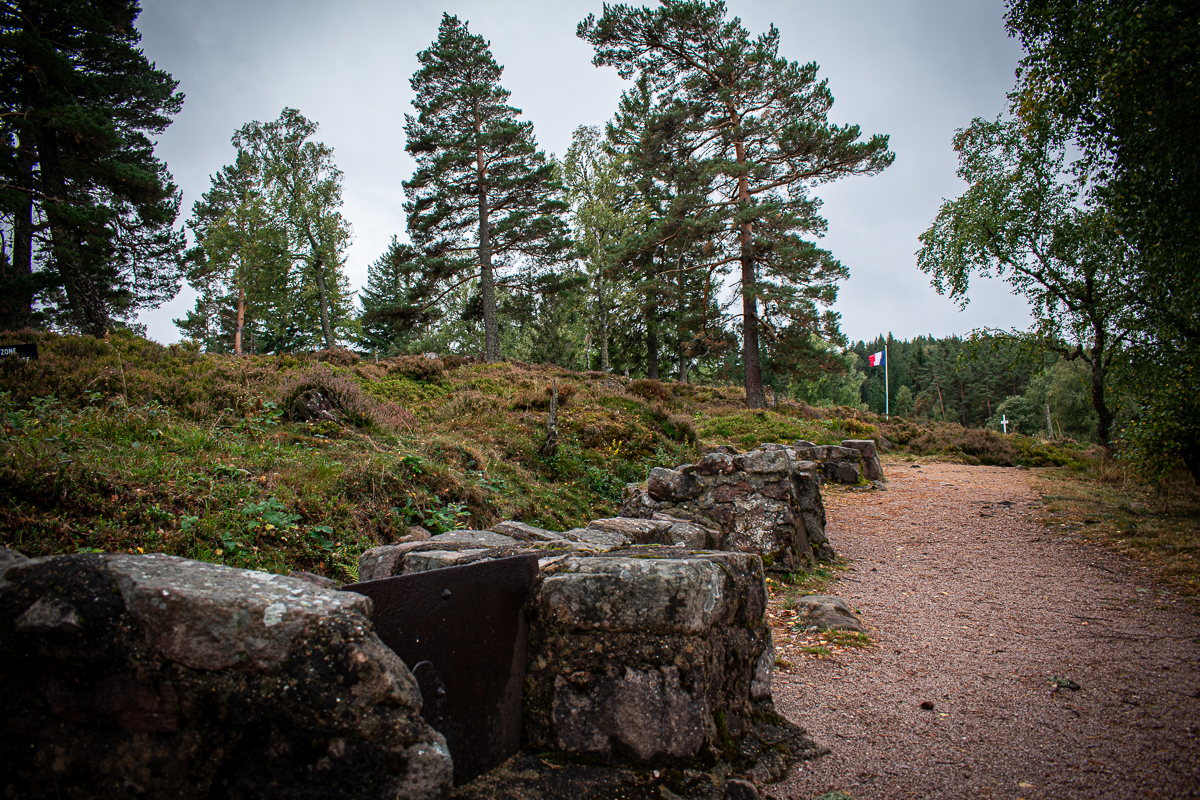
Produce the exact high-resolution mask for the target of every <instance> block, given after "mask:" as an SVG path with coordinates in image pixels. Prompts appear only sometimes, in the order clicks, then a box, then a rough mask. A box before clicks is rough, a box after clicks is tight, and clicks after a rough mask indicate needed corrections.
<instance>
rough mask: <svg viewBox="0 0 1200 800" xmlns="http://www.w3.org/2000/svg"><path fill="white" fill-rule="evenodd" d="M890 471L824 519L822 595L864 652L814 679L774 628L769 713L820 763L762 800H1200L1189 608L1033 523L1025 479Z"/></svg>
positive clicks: (1193, 618)
mask: <svg viewBox="0 0 1200 800" xmlns="http://www.w3.org/2000/svg"><path fill="white" fill-rule="evenodd" d="M885 468H886V469H887V470H888V477H889V483H888V484H887V491H886V492H870V493H862V492H853V493H840V494H833V495H832V496H831V497H830V498H829V500H828V502H827V506H828V507H829V521H830V524H829V538H830V541H832V542H833V544H834V546H835V547H836V548H837V550H838V552H839V554H841V555H844V556H847V557H849V558H850V559H851V560H852V564H851V569H850V570H849V571H847V572H845V573H843V575H844V577H842V578H841V579H840V580H839V581H838V583H837V584H836V585H834V586H833V587H832V588H831V589H830V593H833V594H839V595H841V596H842V597H844V598H845V599H846V600H847V601H848V602H849V603H850V605H851V607H855V608H858V609H861V611H862V614H861V616H862V619H863V622H864V623H865V624H866V626H867V628H868V630H869V633H870V636H871V639H872V640H873V642H874V643H875V646H874V647H871V648H869V649H865V650H844V651H839V652H838V653H837V654H835V655H833V656H831V657H826V658H822V659H817V658H815V657H813V656H811V655H808V654H805V653H803V652H800V651H798V649H797V647H796V646H795V644H794V643H793V644H789V642H788V641H787V637H781V636H779V634H778V630H779V628H777V636H776V641H777V647H778V649H779V651H780V657H781V658H785V659H787V660H789V661H791V662H792V664H793V666H792V667H791V668H790V669H785V670H780V671H779V672H777V673H776V677H775V684H774V687H775V702H776V705H777V707H778V708H779V710H780V711H782V712H783V713H784V714H786V715H787V716H788V717H790V718H791V719H793V720H795V721H796V722H798V723H800V724H801V725H803V726H804V727H806V728H807V729H808V731H809V733H810V735H811V736H812V737H813V739H815V740H816V741H818V742H820V743H821V744H823V745H825V746H827V747H829V748H830V749H831V751H832V752H831V753H830V754H829V755H827V756H824V757H822V758H820V759H818V760H816V761H813V762H810V763H808V764H805V765H802V766H801V767H800V768H798V769H797V770H795V771H794V772H793V774H792V775H790V776H789V777H788V779H787V780H786V781H784V782H783V783H780V784H777V785H775V786H772V787H768V792H769V793H770V794H771V795H773V796H775V797H777V798H780V799H781V800H783V799H784V798H792V800H811V798H813V797H815V796H817V795H820V794H822V793H825V792H830V791H834V790H838V791H841V792H845V793H846V794H848V795H850V796H851V797H853V798H854V800H885V799H886V800H891V799H892V798H902V797H920V798H960V797H961V798H966V797H970V798H978V797H996V798H1026V800H1034V798H1055V799H1056V800H1057V799H1059V798H1080V799H1081V800H1082V799H1083V798H1087V799H1088V800H1092V799H1093V798H1113V799H1114V800H1117V799H1119V800H1127V799H1128V798H1141V797H1170V798H1180V797H1200V617H1198V616H1197V609H1196V607H1195V606H1193V605H1189V604H1188V603H1186V602H1184V601H1182V600H1178V599H1177V598H1175V597H1174V596H1173V595H1170V594H1169V593H1166V592H1165V591H1164V590H1162V589H1160V588H1159V587H1157V586H1155V585H1154V584H1153V583H1152V582H1151V581H1150V578H1149V577H1148V575H1147V574H1146V573H1145V572H1144V571H1142V570H1140V569H1139V568H1138V567H1136V566H1135V565H1133V564H1132V563H1131V562H1129V561H1128V560H1126V559H1123V558H1121V557H1119V556H1115V555H1112V554H1109V553H1107V552H1106V551H1104V550H1101V549H1100V548H1098V547H1096V546H1092V545H1087V544H1084V543H1081V542H1079V541H1077V540H1073V539H1071V538H1067V537H1065V536H1063V535H1062V534H1058V533H1054V532H1050V531H1048V530H1047V529H1046V528H1044V527H1043V526H1041V525H1040V524H1038V523H1037V522H1035V521H1034V519H1033V518H1032V516H1033V515H1032V514H1031V509H1036V507H1037V505H1038V498H1037V495H1036V494H1035V493H1034V492H1033V491H1032V490H1031V489H1030V486H1029V480H1028V473H1026V472H1022V471H1018V470H1014V469H1004V468H999V467H967V466H957V465H950V464H925V465H922V467H921V468H912V467H911V465H909V464H907V463H905V462H903V461H894V462H892V463H891V464H888V465H887V466H886V467H885ZM1002 503H1010V504H1011V505H1003V504H1002ZM1055 677H1057V678H1063V679H1066V680H1069V681H1074V682H1075V683H1076V684H1078V686H1079V687H1080V688H1079V689H1078V690H1072V689H1070V688H1065V687H1064V688H1059V689H1058V690H1057V691H1052V689H1053V688H1054V687H1053V684H1052V683H1051V678H1055ZM922 703H932V704H933V708H932V710H925V709H922V707H921V704H922Z"/></svg>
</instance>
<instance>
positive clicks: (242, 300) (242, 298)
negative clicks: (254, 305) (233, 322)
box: [233, 287, 246, 356]
mask: <svg viewBox="0 0 1200 800" xmlns="http://www.w3.org/2000/svg"><path fill="white" fill-rule="evenodd" d="M245 324H246V290H245V289H242V288H240V287H239V288H238V306H237V328H236V329H235V330H234V332H233V354H234V355H237V356H240V355H241V354H242V328H243V327H244V326H245Z"/></svg>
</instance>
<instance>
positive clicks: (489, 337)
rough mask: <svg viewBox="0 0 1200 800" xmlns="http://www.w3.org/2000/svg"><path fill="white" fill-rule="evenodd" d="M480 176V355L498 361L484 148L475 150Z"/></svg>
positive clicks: (498, 336) (497, 331) (498, 348)
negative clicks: (481, 321) (481, 352)
mask: <svg viewBox="0 0 1200 800" xmlns="http://www.w3.org/2000/svg"><path fill="white" fill-rule="evenodd" d="M475 159H476V168H477V170H478V178H479V293H480V294H481V295H482V299H483V339H484V350H483V358H484V360H485V361H499V360H500V320H499V319H498V314H497V312H496V282H495V279H494V278H493V276H492V231H491V221H490V220H489V214H490V211H489V209H488V196H487V170H486V168H485V167H484V165H483V149H482V148H478V149H476V151H475Z"/></svg>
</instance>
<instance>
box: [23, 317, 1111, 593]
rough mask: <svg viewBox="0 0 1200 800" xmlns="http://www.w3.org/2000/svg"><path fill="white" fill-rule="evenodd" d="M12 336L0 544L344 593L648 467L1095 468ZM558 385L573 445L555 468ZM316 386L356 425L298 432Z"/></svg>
mask: <svg viewBox="0 0 1200 800" xmlns="http://www.w3.org/2000/svg"><path fill="white" fill-rule="evenodd" d="M0 338H2V339H3V343H13V342H36V343H37V344H38V347H39V351H40V355H41V357H40V359H39V360H38V361H29V362H23V361H17V360H15V359H11V358H10V359H4V360H0V494H2V495H3V503H2V505H0V541H2V542H3V543H4V544H6V545H8V546H10V547H14V548H16V549H19V550H21V551H22V552H24V553H26V554H27V555H30V556H34V555H43V554H48V553H60V552H77V551H87V550H103V551H126V552H143V551H144V552H157V551H162V552H167V553H172V554H176V555H182V556H188V557H191V558H199V559H203V560H208V561H217V562H223V563H227V564H230V565H235V566H245V567H251V568H256V569H265V570H270V571H275V572H281V571H287V570H289V569H306V570H311V571H315V572H320V573H324V574H327V575H330V576H332V577H335V578H338V579H341V580H349V579H352V578H353V577H354V575H355V573H356V562H357V556H358V554H359V553H361V552H362V551H363V550H364V549H366V548H368V547H371V546H374V545H376V544H380V543H388V542H393V541H396V540H397V539H399V538H401V537H403V536H404V535H405V534H406V532H407V528H408V527H409V526H410V525H417V524H419V525H423V526H424V527H426V528H428V529H430V530H431V531H433V532H435V533H436V532H440V531H444V530H449V529H452V528H464V527H482V526H486V525H490V524H492V523H495V522H496V521H498V520H500V519H505V518H509V519H522V520H525V521H527V522H530V523H532V524H535V525H541V526H545V527H549V528H554V529H565V528H569V527H572V526H575V525H580V524H583V523H585V522H586V521H587V520H589V519H593V518H596V517H600V516H608V515H611V514H614V513H615V512H616V509H617V507H618V505H619V502H620V495H621V489H622V487H623V486H624V484H625V483H626V482H630V481H636V480H642V479H644V478H645V475H646V473H647V472H648V471H649V470H650V469H651V468H652V467H655V466H673V465H676V464H681V463H686V462H690V461H693V460H695V459H696V458H697V457H698V455H699V454H700V452H701V451H702V449H703V448H704V447H707V446H712V445H717V444H732V445H734V446H736V447H738V448H740V449H743V450H744V449H748V448H751V447H754V446H755V445H757V444H759V443H761V442H771V441H775V442H789V441H794V440H796V439H808V440H810V441H814V442H817V443H822V444H824V443H835V442H838V441H840V440H842V439H844V438H848V437H862V438H872V437H873V438H879V437H880V436H884V437H886V438H887V439H889V440H891V441H892V442H893V443H894V444H895V445H897V446H899V447H903V448H905V449H907V450H908V451H910V452H914V453H917V454H919V455H925V456H933V455H936V456H938V457H943V458H954V459H957V460H963V461H967V462H969V463H993V464H1006V465H1015V464H1017V463H1022V464H1027V465H1052V464H1057V465H1060V466H1062V467H1063V468H1064V469H1066V470H1069V471H1070V472H1071V473H1072V474H1074V475H1081V476H1086V475H1087V474H1088V472H1089V470H1090V469H1091V468H1090V467H1089V466H1088V465H1089V464H1090V463H1091V461H1090V459H1089V455H1090V454H1089V453H1087V452H1086V451H1085V450H1084V449H1083V448H1079V447H1065V448H1064V447H1050V446H1046V445H1044V444H1040V443H1038V442H1035V441H1034V440H1031V439H1027V438H1025V437H1019V436H1009V437H1004V436H1000V435H999V434H995V433H992V432H984V431H973V430H964V429H962V428H961V427H958V426H955V425H948V424H945V423H939V424H937V425H933V424H925V425H918V424H914V423H908V422H905V421H897V422H893V423H884V422H882V421H881V420H879V419H878V418H877V417H874V416H872V415H863V414H856V413H854V412H849V411H845V410H836V409H833V410H829V409H814V408H810V407H807V406H803V405H798V404H788V405H785V406H781V407H779V408H778V409H771V410H768V411H759V412H755V411H750V410H747V409H746V408H744V405H743V402H742V397H743V395H742V390H741V389H740V388H739V387H733V386H727V387H713V386H695V385H688V384H677V383H659V382H657V381H645V380H632V381H627V380H625V379H623V378H619V377H616V376H610V375H604V374H601V373H595V372H592V373H577V372H572V371H569V370H563V369H559V368H557V367H552V366H548V365H542V366H534V365H526V364H515V363H501V364H476V363H470V362H467V361H465V360H463V359H457V358H453V357H451V358H447V359H446V360H444V361H442V360H439V361H429V360H426V359H423V358H420V357H406V358H397V359H388V360H386V361H381V362H379V363H371V362H367V361H360V360H358V359H357V358H356V357H353V356H351V355H350V354H348V353H345V352H344V351H334V352H332V353H323V354H317V355H306V356H278V357H276V356H263V357H245V358H240V359H238V358H233V357H230V356H209V355H204V354H200V353H196V352H193V351H191V350H189V349H187V348H186V347H183V346H179V345H173V346H170V347H162V346H160V345H157V344H155V343H152V342H148V341H146V340H143V339H140V338H137V337H134V336H132V335H128V334H115V335H113V336H111V337H110V338H109V339H107V340H95V339H91V338H88V337H60V336H56V335H54V334H41V333H32V332H21V333H15V334H6V335H4V336H3V337H0ZM552 380H553V381H556V382H557V384H558V387H559V398H560V409H559V442H560V444H559V447H558V452H557V454H556V455H555V456H553V457H552V458H543V457H542V456H540V455H539V454H538V451H539V448H540V447H541V445H542V443H543V442H544V440H545V435H546V418H547V411H548V405H549V386H550V384H551V381H552ZM314 386H317V387H322V388H323V390H324V393H325V394H326V395H328V396H331V397H334V398H335V399H336V400H337V404H338V405H339V406H340V408H341V409H342V412H343V415H344V419H343V421H342V423H341V424H336V423H333V422H317V423H313V422H306V423H297V422H291V421H289V420H288V419H287V417H286V415H285V413H284V411H285V408H286V407H287V406H288V403H289V400H290V399H291V398H293V397H294V396H296V395H297V394H299V393H300V392H302V391H303V390H305V389H306V388H311V387H314Z"/></svg>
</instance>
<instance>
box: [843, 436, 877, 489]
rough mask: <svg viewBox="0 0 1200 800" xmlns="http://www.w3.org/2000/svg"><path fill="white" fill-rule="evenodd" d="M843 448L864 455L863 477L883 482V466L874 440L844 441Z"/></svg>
mask: <svg viewBox="0 0 1200 800" xmlns="http://www.w3.org/2000/svg"><path fill="white" fill-rule="evenodd" d="M842 447H848V448H852V449H854V450H857V451H858V452H859V453H861V454H862V471H863V477H865V478H866V479H867V480H869V481H880V480H883V464H882V463H881V462H880V460H879V449H878V448H877V447H876V446H875V441H874V440H873V439H843V440H842Z"/></svg>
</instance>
